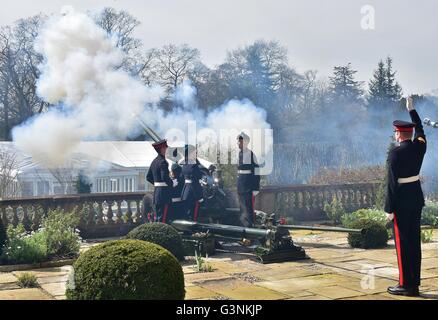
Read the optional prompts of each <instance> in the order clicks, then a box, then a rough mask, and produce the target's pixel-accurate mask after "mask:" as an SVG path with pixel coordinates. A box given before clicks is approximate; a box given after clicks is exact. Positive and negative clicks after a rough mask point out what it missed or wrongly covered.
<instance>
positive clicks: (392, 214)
mask: <svg viewBox="0 0 438 320" xmlns="http://www.w3.org/2000/svg"><path fill="white" fill-rule="evenodd" d="M406 108H407V110H408V112H409V115H410V116H411V120H412V122H406V121H400V120H396V121H394V123H393V125H394V132H395V139H396V141H397V142H399V143H400V145H399V146H398V147H395V148H394V149H393V150H391V152H390V153H389V155H388V186H387V196H386V203H385V211H386V212H387V213H388V219H389V220H393V221H394V240H395V245H396V252H397V260H398V269H399V283H398V285H396V286H394V287H389V288H388V292H389V293H390V294H395V295H405V296H418V295H419V286H420V269H421V229H420V219H421V211H422V208H423V206H424V196H423V191H422V189H421V183H420V176H419V175H420V170H421V165H422V163H423V158H424V155H425V153H426V146H427V142H426V136H425V135H424V131H423V126H422V124H421V120H420V117H419V116H418V113H417V111H416V110H415V109H414V104H413V100H412V98H411V97H409V98H407V99H406ZM414 128H415V135H414V137H412V135H413V131H414ZM412 138H413V139H412Z"/></svg>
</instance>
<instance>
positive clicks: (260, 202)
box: [0, 183, 378, 238]
mask: <svg viewBox="0 0 438 320" xmlns="http://www.w3.org/2000/svg"><path fill="white" fill-rule="evenodd" d="M377 188H378V184H372V183H371V184H370V183H366V184H343V185H290V186H265V187H263V188H262V190H261V192H260V194H259V195H258V196H257V197H256V203H255V207H256V209H258V210H262V211H265V212H267V213H274V212H275V213H276V214H277V217H280V216H282V217H292V218H293V219H294V220H296V221H300V220H301V221H305V220H319V219H324V218H326V215H325V213H324V204H325V203H329V202H331V201H332V199H333V197H336V198H337V199H338V200H339V201H340V202H341V203H342V205H343V206H344V208H345V209H346V210H347V211H354V210H357V209H360V208H368V207H371V206H373V205H374V204H375V200H376V199H375V198H376V191H377ZM229 194H230V196H232V195H234V196H235V192H233V191H232V190H230V193H229ZM230 198H231V197H230ZM151 199H152V193H151V192H146V193H145V192H129V193H98V194H81V195H63V196H47V197H31V198H14V199H4V200H0V218H1V219H2V221H3V224H4V225H6V226H7V225H9V224H12V225H13V226H17V225H18V224H19V223H22V224H23V225H24V227H25V228H26V230H28V231H31V230H36V229H38V227H39V226H40V224H41V219H42V217H44V216H45V215H47V213H48V211H49V210H51V209H56V208H60V209H63V210H64V211H72V210H75V212H77V214H78V215H79V216H80V225H79V229H80V231H81V235H82V237H83V238H100V237H113V236H121V235H125V234H126V233H127V232H129V230H131V229H132V228H134V227H136V226H137V225H139V224H142V223H144V222H146V221H148V220H150V219H149V217H148V214H149V213H151V212H152V208H151V203H152V200H151ZM231 200H232V199H231ZM234 202H235V201H234ZM230 203H233V201H230ZM234 205H236V204H234Z"/></svg>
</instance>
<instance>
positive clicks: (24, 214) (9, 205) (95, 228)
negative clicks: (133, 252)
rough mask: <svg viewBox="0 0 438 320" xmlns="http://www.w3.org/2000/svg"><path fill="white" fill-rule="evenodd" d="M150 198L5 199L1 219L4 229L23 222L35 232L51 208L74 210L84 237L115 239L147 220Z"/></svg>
mask: <svg viewBox="0 0 438 320" xmlns="http://www.w3.org/2000/svg"><path fill="white" fill-rule="evenodd" d="M150 199H151V194H150V193H146V194H145V192H130V193H98V194H80V195H63V196H47V197H30V198H14V199H5V200H1V201H0V218H1V219H2V221H3V224H4V225H5V226H7V225H9V224H12V225H13V226H17V225H18V224H19V223H22V224H23V225H24V227H25V229H26V230H28V231H31V230H36V229H38V227H39V226H40V224H41V219H42V217H43V216H46V215H47V213H48V212H49V210H51V209H56V208H60V209H63V210H64V211H72V210H75V212H76V213H77V214H78V215H79V217H80V225H79V229H80V231H81V235H82V236H83V237H84V238H90V237H91V238H96V237H107V236H118V235H123V234H126V233H127V232H129V230H130V229H132V228H134V227H135V226H137V225H139V224H142V223H144V222H146V221H147V220H148V216H147V214H148V213H150V212H151V201H150Z"/></svg>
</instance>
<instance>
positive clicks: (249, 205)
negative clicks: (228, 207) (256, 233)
mask: <svg viewBox="0 0 438 320" xmlns="http://www.w3.org/2000/svg"><path fill="white" fill-rule="evenodd" d="M239 204H240V223H241V224H242V226H243V227H252V226H254V222H255V212H254V196H253V195H252V192H246V193H240V194H239Z"/></svg>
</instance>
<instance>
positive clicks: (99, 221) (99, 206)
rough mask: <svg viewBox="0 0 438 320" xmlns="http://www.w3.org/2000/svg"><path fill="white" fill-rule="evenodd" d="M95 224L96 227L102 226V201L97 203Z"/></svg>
mask: <svg viewBox="0 0 438 320" xmlns="http://www.w3.org/2000/svg"><path fill="white" fill-rule="evenodd" d="M96 224H97V225H101V224H104V221H103V205H102V201H99V202H98V203H97V216H96Z"/></svg>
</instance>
